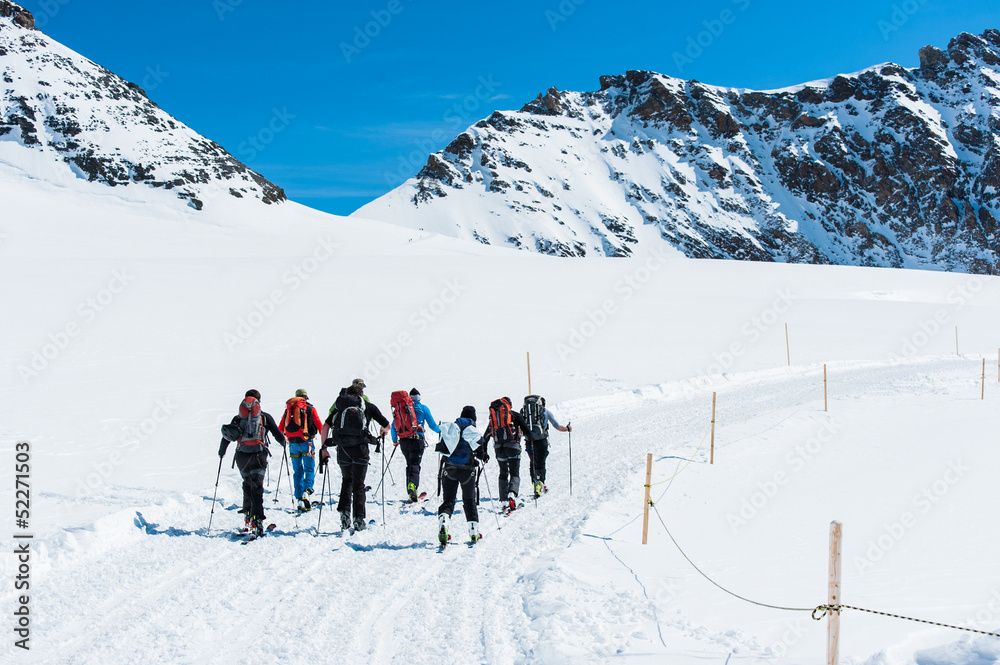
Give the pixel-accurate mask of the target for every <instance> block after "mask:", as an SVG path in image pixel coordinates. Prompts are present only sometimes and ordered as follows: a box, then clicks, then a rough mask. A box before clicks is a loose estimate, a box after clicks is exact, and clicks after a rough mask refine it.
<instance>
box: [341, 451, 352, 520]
mask: <svg viewBox="0 0 1000 665" xmlns="http://www.w3.org/2000/svg"><path fill="white" fill-rule="evenodd" d="M337 464H338V466H340V476H341V480H340V500H339V501H338V502H337V511H338V512H341V513H347V515H348V516H350V514H351V494H352V491H353V487H354V480H353V478H354V462H353V460H352V459H351V458H350V456H349V455H347V454H346V453H345V452H344V449H343V448H340V447H338V448H337Z"/></svg>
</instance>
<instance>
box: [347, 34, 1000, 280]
mask: <svg viewBox="0 0 1000 665" xmlns="http://www.w3.org/2000/svg"><path fill="white" fill-rule="evenodd" d="M920 63H921V64H920V67H919V68H916V69H907V68H904V67H901V66H899V65H895V64H883V65H878V66H875V67H872V68H869V69H866V70H864V71H862V72H859V73H856V74H850V75H843V76H837V77H835V78H833V79H830V80H826V81H821V82H813V83H807V84H804V85H800V86H795V87H793V88H788V89H783V90H775V91H768V92H756V91H749V90H741V89H733V88H721V87H717V86H710V85H705V84H702V83H699V82H697V81H684V80H680V79H675V78H671V77H667V76H663V75H660V74H656V73H653V72H646V71H629V72H627V73H626V74H625V75H619V76H602V77H601V79H600V90H598V91H595V92H564V91H559V90H556V89H555V88H550V89H549V90H548V91H547V92H546V93H545V94H544V95H539V96H538V97H537V98H536V99H535V100H533V101H531V102H529V103H528V104H526V105H525V106H524V107H523V108H522V109H521V110H520V111H519V112H496V113H494V114H493V115H491V116H490V117H488V118H486V119H485V120H482V121H481V122H479V123H477V124H476V125H474V126H473V127H470V128H469V129H468V130H466V131H465V132H464V133H463V134H461V135H459V136H458V137H457V138H455V140H454V141H452V142H451V144H449V145H448V146H447V147H446V148H445V149H444V150H442V151H441V152H438V153H435V154H433V155H431V156H430V158H429V159H428V161H427V164H426V166H425V167H424V168H423V170H421V171H420V173H419V174H417V176H416V177H414V178H412V179H411V180H409V181H407V182H406V183H404V184H403V185H402V186H400V187H399V188H397V189H396V190H394V191H392V192H390V193H389V194H387V195H386V196H384V197H382V198H381V199H378V200H377V201H374V202H372V203H371V204H369V205H367V206H365V207H364V208H362V209H361V210H359V211H358V212H357V213H355V214H357V215H359V216H365V217H373V218H376V219H385V220H389V221H394V222H398V223H406V224H411V225H413V226H417V227H421V228H426V229H428V230H435V231H439V232H443V233H446V234H450V235H458V236H465V237H471V238H475V239H478V240H480V241H481V242H485V243H499V244H504V243H506V244H510V245H513V246H515V247H520V248H522V249H527V250H532V251H538V252H545V253H549V254H557V255H562V256H582V255H593V254H603V255H607V256H625V255H629V254H631V253H632V252H633V251H634V250H635V248H636V247H637V245H638V244H639V243H645V242H652V243H655V242H658V240H657V239H656V238H657V236H658V237H659V238H660V239H662V241H665V242H668V243H670V244H671V245H674V246H676V247H678V248H680V249H681V250H683V251H684V252H685V253H686V254H687V255H689V256H692V257H713V258H734V259H750V260H760V261H794V262H810V263H835V264H850V265H868V266H887V267H914V268H929V269H943V270H955V271H969V272H975V273H988V274H996V273H997V272H998V270H1000V262H998V258H1000V257H998V228H997V219H998V216H1000V202H998V188H1000V32H998V31H996V30H987V31H986V32H985V33H983V34H982V35H979V36H976V35H970V34H965V33H963V34H961V35H959V36H958V37H956V38H955V39H953V40H952V41H951V43H950V44H949V45H948V49H947V50H946V51H945V50H941V49H938V48H935V47H933V46H927V47H924V48H923V49H921V50H920ZM649 231H652V233H650V232H649Z"/></svg>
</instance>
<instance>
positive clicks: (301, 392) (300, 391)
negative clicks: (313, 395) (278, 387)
mask: <svg viewBox="0 0 1000 665" xmlns="http://www.w3.org/2000/svg"><path fill="white" fill-rule="evenodd" d="M295 396H296V397H305V398H306V399H309V394H308V393H307V392H306V389H305V388H299V389H298V390H296V391H295Z"/></svg>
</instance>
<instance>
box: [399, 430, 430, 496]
mask: <svg viewBox="0 0 1000 665" xmlns="http://www.w3.org/2000/svg"><path fill="white" fill-rule="evenodd" d="M399 449H400V450H402V451H403V458H404V459H405V460H406V487H407V489H409V487H410V483H413V487H414V488H417V487H420V462H421V461H422V460H423V458H424V440H423V439H420V438H412V439H400V440H399Z"/></svg>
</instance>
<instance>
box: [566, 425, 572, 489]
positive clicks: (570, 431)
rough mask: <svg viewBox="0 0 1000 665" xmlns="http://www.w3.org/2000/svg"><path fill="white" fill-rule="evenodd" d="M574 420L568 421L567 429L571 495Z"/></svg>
mask: <svg viewBox="0 0 1000 665" xmlns="http://www.w3.org/2000/svg"><path fill="white" fill-rule="evenodd" d="M572 424H573V423H572V422H567V423H566V429H567V430H569V495H570V496H573V430H571V429H569V427H570V425H572Z"/></svg>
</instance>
